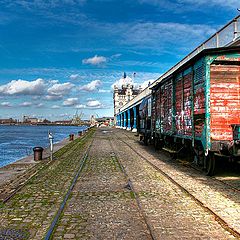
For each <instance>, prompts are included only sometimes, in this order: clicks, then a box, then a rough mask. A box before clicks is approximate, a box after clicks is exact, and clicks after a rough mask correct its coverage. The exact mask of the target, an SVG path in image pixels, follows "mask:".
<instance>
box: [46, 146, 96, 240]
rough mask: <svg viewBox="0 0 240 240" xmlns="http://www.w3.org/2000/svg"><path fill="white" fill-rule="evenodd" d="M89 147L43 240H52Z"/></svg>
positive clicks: (85, 159)
mask: <svg viewBox="0 0 240 240" xmlns="http://www.w3.org/2000/svg"><path fill="white" fill-rule="evenodd" d="M91 146H92V142H91V143H90V145H89V146H88V148H87V150H86V151H85V153H84V155H83V157H82V159H81V161H80V166H79V168H78V170H77V172H76V174H75V175H74V178H73V180H72V182H71V185H70V187H69V188H68V191H67V193H66V195H65V196H64V199H63V201H62V203H61V205H60V207H59V209H58V211H57V213H56V215H55V217H54V219H53V221H52V222H51V225H50V227H49V229H48V232H47V234H46V236H45V238H44V239H45V240H49V239H51V238H52V235H53V233H54V230H55V228H56V226H57V223H58V221H59V219H60V217H61V214H62V212H63V210H64V207H65V205H66V203H67V200H68V199H69V197H70V194H71V192H72V190H73V188H74V186H75V184H76V182H77V179H78V177H79V175H80V173H81V171H82V169H83V167H84V165H85V163H86V161H87V158H88V154H89V151H90V148H91Z"/></svg>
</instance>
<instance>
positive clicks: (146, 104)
mask: <svg viewBox="0 0 240 240" xmlns="http://www.w3.org/2000/svg"><path fill="white" fill-rule="evenodd" d="M152 115H153V116H155V114H152V97H151V96H147V97H145V98H144V99H143V100H142V102H141V104H140V106H139V130H138V132H139V135H140V140H143V142H144V144H145V145H147V144H148V142H149V141H150V139H151V128H152V125H151V124H152V119H151V117H152Z"/></svg>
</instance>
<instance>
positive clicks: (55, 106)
mask: <svg viewBox="0 0 240 240" xmlns="http://www.w3.org/2000/svg"><path fill="white" fill-rule="evenodd" d="M51 108H52V109H59V108H60V106H58V105H53V106H52V107H51Z"/></svg>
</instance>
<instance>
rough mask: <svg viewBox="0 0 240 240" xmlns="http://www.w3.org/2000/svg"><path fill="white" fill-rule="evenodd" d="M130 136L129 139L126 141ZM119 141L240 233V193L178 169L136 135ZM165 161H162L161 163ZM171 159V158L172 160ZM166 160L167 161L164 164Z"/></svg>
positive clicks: (219, 183) (190, 170)
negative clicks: (140, 155)
mask: <svg viewBox="0 0 240 240" xmlns="http://www.w3.org/2000/svg"><path fill="white" fill-rule="evenodd" d="M126 134H127V136H128V137H126ZM118 137H119V138H120V139H121V138H124V139H125V140H126V141H127V142H128V143H129V144H130V145H131V146H132V147H133V148H135V149H136V150H137V151H138V153H140V154H142V155H143V156H145V157H146V158H147V159H148V160H149V161H151V162H152V163H153V164H154V165H155V166H158V167H159V168H160V169H162V170H163V171H164V172H165V173H167V174H168V175H169V176H171V177H172V178H173V179H174V180H175V181H176V182H178V183H179V184H180V185H181V186H183V187H184V188H185V189H186V190H187V191H188V192H190V193H191V194H192V195H194V196H195V197H196V198H197V199H199V200H200V201H201V202H202V203H203V204H204V206H206V207H207V208H209V209H211V210H212V211H213V212H215V213H216V214H217V215H218V216H219V217H221V218H222V219H223V220H224V221H225V222H226V223H227V224H228V226H229V227H231V228H233V229H234V230H236V231H237V232H239V233H240V224H239V223H240V192H239V191H236V190H235V189H232V188H231V186H228V185H225V184H223V183H221V182H220V181H215V180H214V179H213V178H211V177H207V176H204V175H203V173H202V172H200V173H199V172H198V171H196V170H194V169H189V168H186V167H184V166H181V165H179V164H178V165H176V164H175V163H174V161H171V162H169V161H166V160H167V158H168V157H166V155H165V154H161V153H156V152H154V151H151V150H150V148H149V147H146V146H141V145H139V142H138V141H135V140H136V137H135V138H134V136H133V134H131V133H128V132H126V131H125V132H124V131H119V132H118ZM160 159H161V160H160ZM168 159H169V158H168ZM162 160H165V161H162ZM239 182H240V177H238V178H237V179H236V182H235V185H236V186H237V185H239Z"/></svg>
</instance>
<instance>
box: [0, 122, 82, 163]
mask: <svg viewBox="0 0 240 240" xmlns="http://www.w3.org/2000/svg"><path fill="white" fill-rule="evenodd" d="M85 128H86V127H85V126H79V127H77V126H24V125H18V126H8V125H0V167H2V166H5V165H7V164H9V163H13V162H15V161H17V160H18V159H21V158H23V157H25V156H27V155H30V154H32V153H33V151H32V149H33V147H35V146H41V147H43V148H45V147H48V146H49V140H48V131H50V132H52V133H53V136H54V143H57V142H59V141H61V140H63V139H64V138H66V137H68V136H69V134H70V133H74V134H77V133H78V131H80V130H82V129H85Z"/></svg>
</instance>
